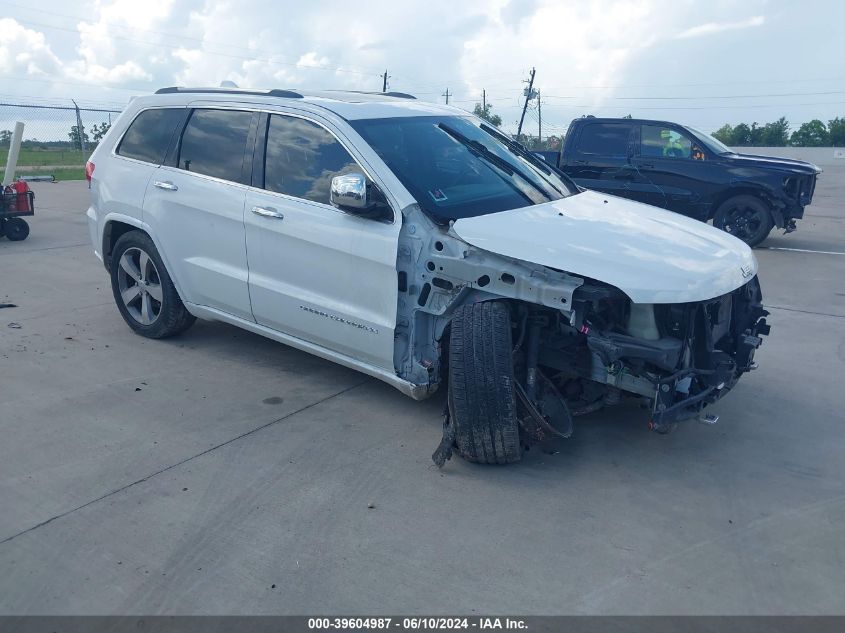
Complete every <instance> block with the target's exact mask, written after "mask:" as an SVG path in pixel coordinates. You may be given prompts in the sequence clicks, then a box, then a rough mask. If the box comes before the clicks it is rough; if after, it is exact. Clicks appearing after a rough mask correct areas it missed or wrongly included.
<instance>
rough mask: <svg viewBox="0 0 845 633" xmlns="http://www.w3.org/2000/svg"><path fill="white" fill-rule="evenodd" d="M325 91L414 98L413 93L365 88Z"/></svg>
mask: <svg viewBox="0 0 845 633" xmlns="http://www.w3.org/2000/svg"><path fill="white" fill-rule="evenodd" d="M326 92H346V93H350V94H356V95H384V96H385V97H396V98H397V99H416V97H415V96H414V95H409V94H408V93H407V92H373V91H367V90H327V91H326Z"/></svg>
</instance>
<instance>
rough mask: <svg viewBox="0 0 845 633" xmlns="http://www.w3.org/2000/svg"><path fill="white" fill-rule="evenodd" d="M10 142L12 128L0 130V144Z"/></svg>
mask: <svg viewBox="0 0 845 633" xmlns="http://www.w3.org/2000/svg"><path fill="white" fill-rule="evenodd" d="M11 142H12V130H0V145H9V144H10V143H11Z"/></svg>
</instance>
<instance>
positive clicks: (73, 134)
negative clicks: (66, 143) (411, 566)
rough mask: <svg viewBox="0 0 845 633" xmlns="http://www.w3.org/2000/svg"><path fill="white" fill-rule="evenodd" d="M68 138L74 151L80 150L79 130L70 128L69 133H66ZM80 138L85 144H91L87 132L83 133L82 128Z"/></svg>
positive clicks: (74, 127) (75, 127)
mask: <svg viewBox="0 0 845 633" xmlns="http://www.w3.org/2000/svg"><path fill="white" fill-rule="evenodd" d="M68 138H70V144H71V145H73V148H74V149H82V147H81V144H80V142H79V128H78V127H77V126H75V125H74V126H71V128H70V132H68ZM82 138H83V139H85V142H86V143H90V142H91V139H90V138H88V132H86V131H85V128H84V127H83V128H82Z"/></svg>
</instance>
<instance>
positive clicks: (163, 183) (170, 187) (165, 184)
mask: <svg viewBox="0 0 845 633" xmlns="http://www.w3.org/2000/svg"><path fill="white" fill-rule="evenodd" d="M153 185H155V186H156V187H158V188H159V189H166V190H167V191H178V189H179V187H177V186H176V185H174V184H173V183H172V182H170V181H169V180H156V181H155V182H154V183H153Z"/></svg>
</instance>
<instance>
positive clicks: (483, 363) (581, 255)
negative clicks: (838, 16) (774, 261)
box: [86, 88, 769, 464]
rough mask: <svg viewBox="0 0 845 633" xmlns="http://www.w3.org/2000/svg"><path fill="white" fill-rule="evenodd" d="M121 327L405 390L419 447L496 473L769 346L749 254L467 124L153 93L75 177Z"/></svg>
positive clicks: (365, 110) (686, 401)
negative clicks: (613, 410)
mask: <svg viewBox="0 0 845 633" xmlns="http://www.w3.org/2000/svg"><path fill="white" fill-rule="evenodd" d="M86 172H87V175H88V178H89V181H90V185H91V200H92V201H91V207H90V208H89V209H88V218H89V220H90V230H91V239H92V240H93V243H94V248H95V251H96V253H97V255H98V256H99V257H101V258H102V260H103V262H104V264H105V266H106V269H107V270H108V271H109V272H110V274H111V281H112V288H113V291H114V297H115V300H116V302H117V306H118V308H119V309H120V312H121V314H122V315H123V318H124V319H125V320H126V322H127V323H128V324H129V326H130V327H131V328H132V329H133V330H135V331H136V332H138V333H139V334H142V335H144V336H148V337H151V338H161V337H166V336H171V335H174V334H178V333H179V332H182V331H183V330H185V329H186V328H187V327H189V326H190V325H191V323H193V321H194V319H195V317H200V318H203V319H217V320H220V321H225V322H227V323H231V324H234V325H237V326H239V327H242V328H245V329H247V330H250V331H252V332H257V333H259V334H262V335H264V336H267V337H269V338H272V339H274V340H277V341H281V342H283V343H286V344H288V345H291V346H293V347H296V348H299V349H303V350H306V351H308V352H311V353H313V354H316V355H318V356H322V357H324V358H328V359H331V360H333V361H336V362H338V363H341V364H343V365H346V366H348V367H353V368H355V369H358V370H360V371H362V372H365V373H367V374H369V375H371V376H375V377H377V378H379V379H381V380H384V381H385V382H388V383H390V384H391V385H393V386H395V387H397V388H398V389H400V390H401V391H402V392H404V393H406V394H408V395H410V396H412V397H413V398H416V399H421V398H425V397H426V396H429V395H430V394H432V393H434V391H435V390H436V389H437V388H438V386H439V385H440V384H441V383H442V382H444V381H446V382H447V383H448V412H449V414H448V415H447V418H446V422H445V424H444V437H443V441H442V442H441V445H440V447H439V448H438V450H437V451H436V452H435V455H434V456H433V457H434V459H435V461H436V462H438V463H439V464H442V463H443V461H444V460H445V459H447V458H448V457H449V456H450V455H451V452H452V449H453V448H455V449H456V450H457V451H458V453H459V454H460V455H461V456H463V457H464V458H466V459H468V460H470V461H475V462H483V463H507V462H513V461H516V460H518V459H519V458H520V456H521V454H522V451H523V449H524V447H525V446H526V445H528V444H529V443H530V442H534V441H539V440H543V439H545V438H549V437H555V436H564V437H565V436H568V435H569V434H570V433H571V432H572V417H573V416H576V415H579V414H583V413H587V412H590V411H594V410H596V409H598V408H599V407H601V406H604V405H608V404H614V403H617V402H619V401H620V400H621V399H622V398H623V397H636V398H640V399H642V400H644V401H646V402H647V403H648V406H649V407H650V408H651V411H652V415H651V426H652V428H654V429H655V430H657V431H666V430H668V429H669V428H670V427H671V426H672V425H673V424H674V423H675V422H676V421H678V420H681V419H683V418H688V417H693V416H696V415H701V414H702V413H701V411H702V409H703V408H704V407H706V406H707V405H708V404H710V403H712V402H714V401H715V400H716V399H718V398H720V397H721V396H723V395H724V394H725V393H727V392H728V391H730V389H731V388H733V386H734V385H735V384H736V381H737V379H738V378H739V377H740V375H742V374H743V373H744V372H746V371H748V370H750V369H753V368H754V367H755V363H754V352H755V350H756V349H757V348H758V346H759V345H760V342H761V338H760V337H761V336H762V335H764V334H768V329H769V327H768V325H767V324H766V321H765V318H764V317H765V316H766V315H767V312H766V311H765V310H764V309H763V307H762V305H761V295H760V287H759V284H758V282H757V278H756V273H757V262H756V260H755V258H754V255H753V254H752V253H751V249H749V248H748V246H746V245H745V244H744V243H742V242H741V241H740V240H738V239H736V238H734V237H731V236H730V235H727V234H726V233H723V232H721V231H718V230H716V229H714V228H711V227H709V226H706V225H704V224H702V223H700V222H697V221H695V220H691V219H688V218H685V217H683V216H680V215H678V214H675V213H671V212H668V211H663V210H660V209H656V208H653V207H649V206H646V205H643V204H639V203H636V202H631V201H628V200H623V199H620V198H615V197H612V196H608V195H604V194H599V193H594V192H591V191H583V190H580V189H579V188H578V187H577V186H576V185H574V184H573V183H572V182H571V181H570V180H568V179H567V178H566V177H565V176H564V175H562V174H560V173H558V172H557V171H555V170H553V169H550V168H549V167H547V166H546V165H545V164H544V163H543V162H542V161H540V160H538V159H537V158H535V157H534V156H533V155H532V154H530V153H528V152H526V151H525V149H524V148H523V147H522V146H520V145H518V144H516V143H514V142H513V141H511V140H510V139H509V138H508V137H506V136H504V135H502V134H501V133H500V132H499V131H498V130H496V129H495V128H492V127H489V126H488V125H487V124H485V123H484V122H483V121H481V120H479V119H477V118H474V117H472V116H470V115H468V114H467V113H466V112H464V111H461V110H457V109H455V108H450V107H443V106H439V105H434V104H427V103H421V102H418V101H416V100H414V99H413V98H412V97H410V96H408V95H402V94H394V93H387V94H363V93H348V92H347V93H343V92H321V93H307V92H299V91H297V92H293V91H287V90H271V91H252V90H239V89H215V88H211V89H201V88H197V89H188V88H165V89H162V90H159V91H158V93H156V94H155V95H152V96H148V97H141V98H137V99H135V100H133V101H132V102H131V103H130V105H129V107H128V108H127V109H126V111H125V112H124V113H123V114H122V115H121V117H120V118H119V120H118V121H117V122H116V123H115V124H114V125H113V126H112V128H111V130H110V132H109V133H108V135H107V136H106V137H105V138H104V139H103V141H102V142H101V143H100V144H99V146H98V147H97V149H96V151H95V152H94V154H93V156H92V157H91V161H90V162H89V164H88V166H87V169H86Z"/></svg>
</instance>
